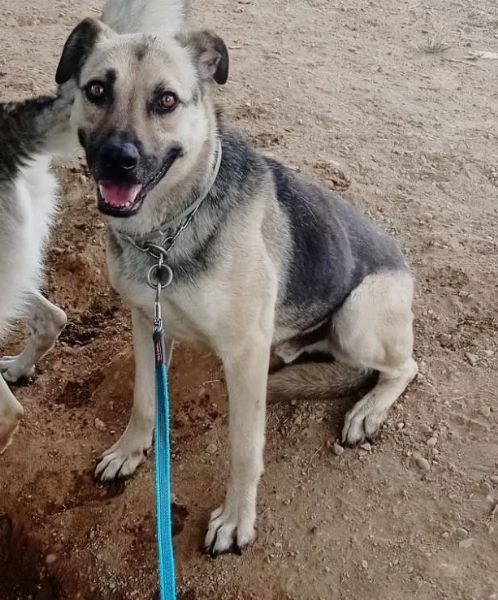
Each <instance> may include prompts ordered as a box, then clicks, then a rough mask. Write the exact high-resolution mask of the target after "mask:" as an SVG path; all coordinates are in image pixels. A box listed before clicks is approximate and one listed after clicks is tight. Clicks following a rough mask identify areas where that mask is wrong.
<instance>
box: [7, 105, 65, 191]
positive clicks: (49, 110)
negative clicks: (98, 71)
mask: <svg viewBox="0 0 498 600" xmlns="http://www.w3.org/2000/svg"><path fill="white" fill-rule="evenodd" d="M56 101H57V98H56V97H53V96H40V97H38V98H32V99H29V100H25V101H23V102H7V103H2V104H0V139H1V141H2V143H1V144H0V180H2V181H5V180H10V181H12V180H13V179H15V177H16V175H17V174H18V172H19V169H20V168H21V167H22V166H24V165H26V164H27V162H29V160H30V159H31V158H32V157H33V155H35V154H37V153H39V152H42V151H43V145H44V142H45V140H46V136H47V133H48V132H49V131H50V129H51V127H52V126H53V125H54V121H55V119H54V118H56V117H57V111H54V110H53V109H54V105H55V103H56Z"/></svg>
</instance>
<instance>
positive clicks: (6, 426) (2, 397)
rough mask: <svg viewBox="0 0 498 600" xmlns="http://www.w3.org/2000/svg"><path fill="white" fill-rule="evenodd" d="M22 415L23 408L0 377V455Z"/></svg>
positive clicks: (8, 442)
mask: <svg viewBox="0 0 498 600" xmlns="http://www.w3.org/2000/svg"><path fill="white" fill-rule="evenodd" d="M23 414H24V410H23V407H22V406H21V405H20V404H19V402H18V401H17V398H16V397H15V396H14V394H13V393H12V392H11V391H10V389H9V386H8V385H7V384H6V383H5V381H4V380H3V378H2V376H1V375H0V454H2V452H3V451H4V450H5V449H6V448H7V446H8V445H9V444H10V442H11V440H12V436H13V435H14V433H15V431H16V429H17V426H18V424H19V421H20V419H21V417H22V416H23Z"/></svg>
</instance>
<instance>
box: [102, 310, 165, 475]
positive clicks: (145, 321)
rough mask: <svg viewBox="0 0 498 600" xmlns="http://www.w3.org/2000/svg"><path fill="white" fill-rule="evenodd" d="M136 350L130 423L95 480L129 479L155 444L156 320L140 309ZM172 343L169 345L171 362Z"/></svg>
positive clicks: (136, 316)
mask: <svg viewBox="0 0 498 600" xmlns="http://www.w3.org/2000/svg"><path fill="white" fill-rule="evenodd" d="M132 324H133V349H134V354H135V388H134V393H133V408H132V411H131V417H130V421H129V423H128V426H127V427H126V430H125V432H124V433H123V435H122V436H121V437H120V438H119V440H118V441H117V442H116V443H115V444H114V445H113V446H111V447H110V448H109V449H108V450H107V451H106V452H104V454H103V455H102V457H101V459H100V461H99V463H98V464H97V468H96V469H95V477H96V478H97V479H99V480H100V481H109V480H112V479H118V478H120V477H127V476H129V475H131V474H132V473H134V472H135V470H136V469H137V467H138V466H139V465H141V464H142V463H143V462H144V460H145V458H146V456H147V452H148V450H149V448H150V447H151V445H152V437H153V433H154V415H155V396H154V382H155V379H154V368H155V359H154V346H153V343H152V320H151V319H150V318H148V317H147V316H146V315H144V314H143V313H142V312H140V311H139V310H136V309H133V310H132ZM171 350H172V343H171V341H170V340H169V339H167V340H166V342H165V356H166V357H167V360H168V362H169V359H170V357H171Z"/></svg>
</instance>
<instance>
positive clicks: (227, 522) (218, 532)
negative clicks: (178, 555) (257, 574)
mask: <svg viewBox="0 0 498 600" xmlns="http://www.w3.org/2000/svg"><path fill="white" fill-rule="evenodd" d="M254 522H255V516H254V515H252V514H248V515H241V514H240V512H239V510H237V507H236V506H233V507H230V506H228V505H226V506H220V508H218V509H217V510H215V511H213V512H212V513H211V519H210V521H209V527H208V531H207V534H206V538H205V541H204V548H205V550H206V552H208V553H209V554H211V555H212V556H217V555H218V554H223V553H224V552H234V553H235V554H242V550H243V549H244V548H245V547H246V546H248V545H249V544H251V542H253V540H254V537H255V532H254Z"/></svg>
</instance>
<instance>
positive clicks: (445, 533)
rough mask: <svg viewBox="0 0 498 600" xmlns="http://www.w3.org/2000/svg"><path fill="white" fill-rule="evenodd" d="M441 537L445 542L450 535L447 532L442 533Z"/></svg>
mask: <svg viewBox="0 0 498 600" xmlns="http://www.w3.org/2000/svg"><path fill="white" fill-rule="evenodd" d="M441 537H442V538H444V539H445V540H447V539H448V538H449V537H450V533H449V531H444V532H443V533H442V534H441Z"/></svg>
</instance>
